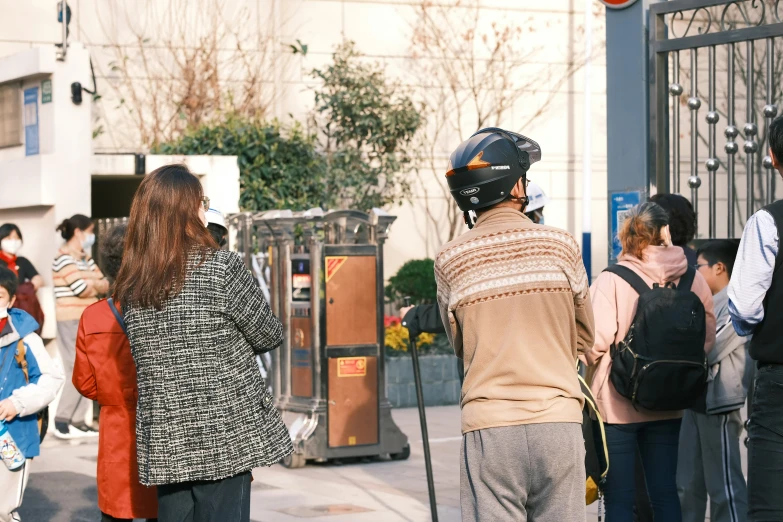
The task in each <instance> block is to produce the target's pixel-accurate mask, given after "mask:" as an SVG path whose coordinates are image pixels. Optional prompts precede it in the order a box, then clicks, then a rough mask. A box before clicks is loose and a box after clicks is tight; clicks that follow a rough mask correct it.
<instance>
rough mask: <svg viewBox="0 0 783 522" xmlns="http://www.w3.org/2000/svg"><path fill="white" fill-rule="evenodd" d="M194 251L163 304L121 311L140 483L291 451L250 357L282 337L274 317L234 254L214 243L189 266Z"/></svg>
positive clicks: (208, 476)
mask: <svg viewBox="0 0 783 522" xmlns="http://www.w3.org/2000/svg"><path fill="white" fill-rule="evenodd" d="M197 258H198V255H197V254H194V255H193V256H192V257H191V262H190V263H191V266H192V267H193V268H191V270H190V271H189V272H188V276H187V278H186V280H185V285H184V288H183V289H182V291H181V292H180V293H179V294H178V295H176V296H174V297H172V298H170V299H169V300H168V301H167V302H166V303H165V305H164V307H163V309H162V310H155V309H154V308H140V307H138V306H132V305H130V306H127V307H126V308H125V310H124V316H125V322H126V325H127V329H128V338H129V339H130V345H131V351H132V353H133V358H134V360H135V361H136V367H137V372H138V385H139V398H138V411H137V417H136V452H137V456H138V464H139V481H140V482H141V483H142V484H145V485H160V484H173V483H178V482H189V481H196V480H219V479H222V478H226V477H231V476H234V475H237V474H238V473H242V472H245V471H249V470H251V469H253V468H255V467H259V466H269V465H272V464H275V463H277V462H279V461H280V459H282V458H283V457H284V456H286V455H288V454H289V453H291V452H292V451H293V448H292V446H291V439H290V437H289V435H288V431H287V429H286V427H285V425H284V424H283V421H282V419H281V417H280V413H279V412H278V411H277V410H276V409H275V408H274V406H273V405H272V400H271V397H270V396H268V393H267V391H266V386H265V384H264V382H263V379H262V377H261V373H260V371H259V369H258V364H257V363H256V361H255V358H254V357H255V355H256V354H259V353H263V352H267V351H270V350H273V349H275V348H277V347H278V346H279V345H280V344H281V342H282V340H283V329H282V326H281V324H280V321H279V320H278V319H277V318H276V317H275V316H274V315H272V312H271V311H270V309H269V306H268V305H267V303H266V301H265V300H264V298H263V296H262V294H261V290H260V289H259V288H258V286H257V284H256V283H255V281H254V280H253V278H252V276H251V275H250V273H249V272H248V271H247V270H246V269H245V266H244V265H243V264H242V261H241V259H240V257H239V256H238V255H237V254H235V253H233V252H226V251H217V252H214V253H211V254H210V256H209V257H208V258H207V260H206V261H205V262H204V263H203V264H202V265H201V266H197V267H196V266H195V265H196V264H197V263H196V261H195V260H197Z"/></svg>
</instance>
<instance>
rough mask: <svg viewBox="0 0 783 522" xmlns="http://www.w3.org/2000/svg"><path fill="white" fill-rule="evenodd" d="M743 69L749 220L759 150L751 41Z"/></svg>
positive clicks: (753, 208)
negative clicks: (745, 94) (744, 72)
mask: <svg viewBox="0 0 783 522" xmlns="http://www.w3.org/2000/svg"><path fill="white" fill-rule="evenodd" d="M745 56H746V58H747V59H746V61H745V69H746V80H745V87H746V89H747V94H748V97H747V100H748V101H747V104H746V108H745V128H744V131H745V145H744V147H743V150H744V151H745V171H746V173H747V176H748V179H747V192H748V194H747V198H748V199H747V210H746V212H747V217H746V219H749V218H750V216H752V215H753V213H754V212H755V209H756V195H755V193H754V191H755V186H754V183H755V179H754V174H755V170H756V161H755V160H756V152H757V151H758V149H759V145H758V143H757V142H756V140H755V136H756V133H757V131H758V127H757V126H756V123H755V119H756V115H755V111H754V105H755V101H756V100H755V97H754V95H755V89H754V88H753V84H754V82H755V71H754V65H755V59H754V53H753V41H752V40H749V41H748V42H746V44H745Z"/></svg>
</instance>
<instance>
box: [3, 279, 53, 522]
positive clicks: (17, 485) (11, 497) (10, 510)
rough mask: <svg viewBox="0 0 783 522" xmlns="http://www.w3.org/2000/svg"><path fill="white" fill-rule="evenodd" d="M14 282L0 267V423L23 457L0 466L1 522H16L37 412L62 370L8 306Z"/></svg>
mask: <svg viewBox="0 0 783 522" xmlns="http://www.w3.org/2000/svg"><path fill="white" fill-rule="evenodd" d="M18 284H19V281H18V279H17V277H16V274H14V273H13V272H12V271H10V270H9V269H7V268H5V267H0V420H2V421H4V422H5V423H6V425H7V426H8V431H9V433H10V434H11V436H12V437H13V438H14V441H15V442H16V445H17V446H18V447H19V449H20V451H21V452H22V454H23V455H24V456H25V457H26V459H27V460H26V461H25V463H24V465H23V466H22V467H21V468H19V469H16V470H14V471H10V470H9V469H8V468H7V467H6V466H5V465H4V464H0V522H10V521H14V520H19V516H18V514H17V513H16V510H17V509H18V508H19V506H20V505H21V504H22V496H23V495H24V490H25V487H27V479H28V477H29V476H30V464H31V459H32V458H33V457H37V456H38V455H39V453H40V435H39V433H38V416H37V413H38V412H39V411H41V410H42V409H44V408H45V407H46V406H47V405H48V404H49V403H50V402H52V401H53V400H54V398H55V396H56V395H57V392H58V391H59V390H60V387H61V386H62V384H63V381H64V379H65V376H64V374H63V370H62V367H61V366H60V365H59V364H57V363H56V362H55V361H54V360H52V358H51V357H50V356H49V354H48V352H47V351H46V348H44V345H43V341H42V340H41V338H40V337H39V336H38V334H36V333H35V331H36V330H37V329H38V323H37V322H36V321H35V319H33V318H32V317H31V316H30V315H29V314H28V313H27V312H25V311H23V310H18V309H15V308H11V306H13V304H14V300H15V299H16V297H15V296H16V288H17V285H18ZM20 341H21V343H22V344H23V346H24V351H25V354H24V355H25V357H24V359H25V360H26V361H27V376H25V374H24V371H23V369H22V366H21V365H20V364H19V362H18V361H17V358H16V355H17V353H21V352H19V350H20V346H19V345H20ZM28 379H29V382H28Z"/></svg>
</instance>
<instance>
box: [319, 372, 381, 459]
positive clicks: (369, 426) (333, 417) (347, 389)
mask: <svg viewBox="0 0 783 522" xmlns="http://www.w3.org/2000/svg"><path fill="white" fill-rule="evenodd" d="M341 361H342V364H341ZM377 443H378V358H377V357H330V358H329V447H331V448H336V447H342V446H357V445H362V444H377Z"/></svg>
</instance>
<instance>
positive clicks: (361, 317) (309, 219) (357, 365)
mask: <svg viewBox="0 0 783 522" xmlns="http://www.w3.org/2000/svg"><path fill="white" fill-rule="evenodd" d="M395 219H396V218H395V217H394V216H391V215H388V214H386V213H385V212H383V211H382V210H374V211H373V212H371V213H369V214H368V213H364V212H358V211H353V210H340V211H330V212H323V211H322V210H321V209H312V210H308V211H306V212H291V211H269V212H265V213H261V214H255V215H251V214H239V215H236V216H232V218H231V219H230V220H229V223H230V228H233V229H234V230H232V232H231V234H230V247H231V248H232V249H235V250H239V251H241V252H244V255H245V260H246V263H247V264H248V267H250V268H252V261H253V255H254V252H258V251H263V250H264V249H267V250H268V252H269V261H270V262H269V267H270V269H271V270H270V272H271V277H270V281H269V289H270V305H271V307H272V310H273V311H274V312H275V314H276V315H277V316H278V317H279V318H280V320H281V322H282V323H283V330H284V341H283V345H282V346H281V347H280V348H279V349H277V350H274V351H273V352H272V368H271V378H272V379H271V380H272V388H273V393H274V395H275V399H276V406H277V407H278V408H279V409H280V410H281V412H282V414H283V419H284V420H285V422H286V425H287V426H288V429H289V432H290V434H291V440H292V441H293V444H294V450H295V452H294V454H293V455H291V456H290V457H288V458H286V459H285V460H284V461H283V465H284V466H286V467H289V468H298V467H301V466H304V465H305V463H306V461H307V460H315V461H318V462H326V461H328V460H330V459H342V458H350V457H372V456H389V457H391V458H392V459H395V460H402V459H406V458H408V457H409V455H410V446H409V444H408V438H407V436H406V435H405V434H403V433H402V431H401V430H400V429H399V427H397V425H396V424H395V423H394V420H393V419H392V416H391V403H390V402H389V400H388V399H387V397H386V379H385V364H384V336H385V329H384V322H383V308H384V291H383V290H384V289H383V244H384V242H385V240H386V238H387V237H388V232H389V228H390V227H391V224H392V223H393V222H394V220H395ZM232 243H233V244H232ZM308 287H309V288H308ZM313 311H315V312H317V313H313Z"/></svg>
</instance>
